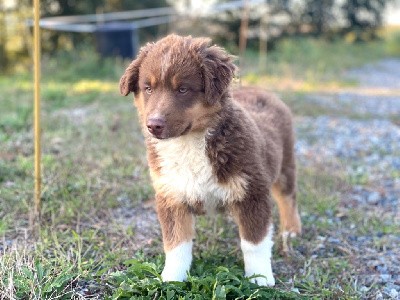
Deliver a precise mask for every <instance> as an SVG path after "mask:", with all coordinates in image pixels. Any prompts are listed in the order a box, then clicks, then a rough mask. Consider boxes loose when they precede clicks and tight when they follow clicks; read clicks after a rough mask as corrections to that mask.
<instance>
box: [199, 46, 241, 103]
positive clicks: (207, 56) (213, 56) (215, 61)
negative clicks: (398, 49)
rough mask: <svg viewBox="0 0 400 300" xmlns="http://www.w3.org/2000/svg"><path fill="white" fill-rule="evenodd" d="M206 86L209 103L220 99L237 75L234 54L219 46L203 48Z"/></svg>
mask: <svg viewBox="0 0 400 300" xmlns="http://www.w3.org/2000/svg"><path fill="white" fill-rule="evenodd" d="M202 54H203V76H204V88H205V94H206V98H207V102H208V103H209V104H214V103H216V102H217V101H219V100H220V99H221V97H222V95H223V94H224V93H225V91H226V90H227V89H228V87H229V84H230V83H231V81H232V79H233V77H234V76H235V72H236V69H237V68H236V66H235V65H234V64H233V62H232V61H233V58H234V57H233V56H232V55H230V54H228V53H227V52H226V51H225V50H224V49H222V48H221V47H218V46H211V47H207V48H205V49H203V51H202Z"/></svg>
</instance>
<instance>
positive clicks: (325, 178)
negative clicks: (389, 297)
mask: <svg viewBox="0 0 400 300" xmlns="http://www.w3.org/2000/svg"><path fill="white" fill-rule="evenodd" d="M381 44H382V43H379V42H376V43H372V44H366V45H351V44H343V43H340V42H338V41H335V42H334V43H333V44H329V43H327V42H322V41H316V40H312V39H311V40H310V39H305V40H303V39H301V40H294V41H289V40H288V41H284V42H283V43H282V44H281V45H279V47H278V49H277V50H276V51H275V52H273V53H271V54H270V55H269V56H268V65H267V69H266V70H267V72H268V74H269V76H276V77H286V76H287V77H291V78H294V80H299V79H302V78H306V81H309V82H317V84H320V83H321V80H322V82H324V80H328V81H332V80H333V78H334V77H335V76H334V74H337V73H338V72H339V73H340V71H341V70H344V69H346V68H347V67H352V66H356V65H359V64H363V63H366V62H368V61H369V60H371V59H378V58H380V57H383V56H385V55H386V52H385V51H386V50H385V45H381ZM393 47H394V46H391V49H393ZM355 53H357V55H355ZM249 56H250V57H254V54H251V53H250V54H249ZM351 58H352V59H351ZM250 62H251V61H250ZM43 63H44V65H43V71H44V74H43V79H42V116H43V135H42V142H43V156H42V162H43V199H42V201H43V203H42V220H43V221H42V224H41V227H40V230H39V232H38V233H37V234H36V236H35V234H34V232H33V230H32V226H31V223H30V220H31V216H30V214H31V211H32V197H33V192H32V190H33V179H32V176H33V141H32V139H33V134H32V125H31V124H32V93H33V91H32V83H31V82H32V78H31V75H30V74H16V75H12V76H8V77H0V89H1V91H2V92H1V93H0V104H1V110H0V234H1V236H0V239H1V240H2V242H0V251H1V252H2V254H1V256H0V298H5V299H71V298H73V297H75V298H76V299H78V298H79V297H87V298H89V297H90V296H93V297H95V296H96V295H101V297H102V298H105V299H130V298H132V299H140V297H142V299H235V298H236V299H301V298H302V297H303V298H307V299H338V298H341V299H353V298H358V297H359V296H360V295H361V294H360V292H359V290H358V287H357V282H356V279H355V277H354V274H355V273H356V266H355V265H353V263H352V259H351V257H350V255H349V252H346V251H347V250H346V249H343V248H340V247H337V245H334V244H332V245H331V244H329V243H328V244H325V245H324V247H325V249H327V250H326V251H324V252H321V253H320V252H319V250H318V249H320V248H319V247H321V244H323V243H325V242H324V241H325V240H324V238H326V237H327V236H330V235H332V234H333V233H334V232H335V230H339V229H342V228H345V227H346V226H350V225H351V222H352V220H350V219H354V220H360V219H361V218H362V215H361V213H360V214H357V213H356V212H355V213H354V214H355V215H353V216H352V217H351V218H348V219H344V220H343V222H337V223H335V222H334V223H332V221H331V219H332V215H336V214H339V213H341V209H342V208H341V199H340V191H341V190H343V189H345V188H346V184H347V183H346V180H344V179H343V178H344V177H345V176H342V175H343V174H332V173H330V172H329V170H319V169H318V168H310V167H307V168H306V167H302V166H300V170H299V174H300V176H299V203H300V207H301V212H302V219H303V225H304V233H303V236H302V237H300V238H298V239H295V240H294V241H293V248H294V249H295V250H296V253H297V255H294V256H293V257H290V258H284V257H282V256H280V254H279V251H278V247H276V249H275V250H274V260H273V261H274V272H275V273H276V278H277V286H276V288H274V289H270V288H259V287H257V286H255V285H253V284H251V283H250V282H249V281H248V280H247V279H245V278H243V273H242V268H243V262H242V258H241V253H240V251H239V247H238V246H237V245H238V240H237V229H236V227H235V226H234V225H233V223H232V221H231V220H230V219H226V218H222V217H218V218H217V219H215V220H210V219H208V218H204V217H201V218H198V220H197V237H196V243H195V244H196V246H195V251H194V263H193V267H192V269H191V273H190V276H189V279H188V281H187V282H185V283H162V282H161V281H160V280H159V274H160V271H161V268H162V265H163V256H162V246H161V240H160V233H159V230H158V227H157V222H156V221H152V220H147V221H146V219H145V220H144V221H145V222H147V223H149V224H148V225H147V227H146V226H145V227H144V228H142V229H140V228H139V229H135V226H134V223H135V222H136V221H137V219H138V218H140V217H141V215H144V216H145V217H146V216H148V215H151V212H149V211H148V210H145V209H143V208H142V206H141V203H142V202H143V201H145V200H147V199H149V198H152V197H153V189H152V187H151V184H150V180H149V175H148V171H147V163H146V157H145V149H144V146H143V138H142V135H141V132H140V128H139V125H138V121H137V116H136V112H135V110H134V108H133V106H132V103H131V102H132V99H131V98H130V97H126V98H124V97H120V96H119V94H118V79H119V76H120V74H122V72H123V70H124V66H123V64H122V62H121V61H119V60H105V61H101V60H99V59H98V58H97V57H96V56H95V55H93V53H92V52H91V51H80V52H78V51H77V52H72V53H61V54H59V55H57V56H56V57H52V58H47V57H44V59H43ZM247 72H248V73H247V77H245V78H252V76H253V78H255V81H256V83H257V84H259V83H260V82H262V80H263V79H262V78H263V76H264V75H263V74H259V73H255V74H256V75H252V74H251V72H250V71H247ZM261 75H262V76H261ZM320 75H321V76H320ZM312 84H314V83H312ZM340 84H341V85H345V84H346V83H343V82H341V83H340ZM347 84H348V83H347ZM351 84H353V83H351ZM304 93H305V92H304V91H303V92H302V91H300V92H290V91H288V92H287V96H288V97H285V98H287V99H288V100H287V101H288V103H289V104H290V105H291V106H293V108H294V111H295V113H296V114H298V115H311V116H317V115H319V114H329V113H338V114H339V113H341V112H340V111H338V112H332V111H330V110H327V109H326V108H324V107H316V106H311V105H305V104H304V103H305V102H304V101H303V102H301V99H302V98H303V97H304ZM302 103H303V104H302ZM359 180H361V179H357V182H358V181H359ZM138 210H139V211H140V212H143V214H142V213H140V214H136V215H135V212H136V211H138ZM145 217H142V218H145ZM275 218H276V216H275ZM372 219H373V220H374V221H373V222H371V223H368V220H367V221H366V223H364V225H363V226H360V228H357V229H356V230H359V232H360V234H361V233H365V232H368V231H369V230H377V228H380V227H383V229H382V230H385V231H386V232H389V233H396V231H395V228H393V227H391V226H390V224H389V223H387V222H386V221H387V220H386V219H384V218H383V219H380V220H379V219H376V218H373V217H372V216H371V220H372ZM151 222H154V223H151ZM140 230H142V231H143V232H140ZM355 234H356V233H355ZM341 238H342V239H343V240H345V239H346V236H344V237H341ZM277 244H278V243H277Z"/></svg>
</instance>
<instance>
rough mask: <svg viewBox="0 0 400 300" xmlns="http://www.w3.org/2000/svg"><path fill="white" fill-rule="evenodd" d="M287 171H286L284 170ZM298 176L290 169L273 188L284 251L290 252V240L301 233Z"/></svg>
mask: <svg viewBox="0 0 400 300" xmlns="http://www.w3.org/2000/svg"><path fill="white" fill-rule="evenodd" d="M284 171H285V170H284ZM295 180H296V174H295V170H294V168H290V169H289V168H288V169H287V170H286V172H284V173H282V174H281V176H280V178H279V179H278V181H277V182H275V183H274V184H273V186H272V196H273V198H274V199H275V202H276V203H277V205H278V210H279V219H280V234H281V237H282V250H283V251H284V252H288V251H289V245H288V239H289V238H290V237H294V236H296V235H298V234H300V233H301V220H300V216H299V212H298V209H297V200H296V181H295Z"/></svg>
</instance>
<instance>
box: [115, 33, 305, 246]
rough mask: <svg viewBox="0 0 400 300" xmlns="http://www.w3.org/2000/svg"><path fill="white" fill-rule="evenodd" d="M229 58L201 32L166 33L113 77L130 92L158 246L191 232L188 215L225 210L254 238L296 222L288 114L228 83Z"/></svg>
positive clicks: (296, 229)
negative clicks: (274, 225) (274, 207)
mask: <svg viewBox="0 0 400 300" xmlns="http://www.w3.org/2000/svg"><path fill="white" fill-rule="evenodd" d="M235 70H236V67H235V65H234V64H233V63H232V57H231V56H230V55H228V54H227V53H226V52H225V51H224V50H223V49H222V48H220V47H218V46H211V45H210V40H209V39H207V38H192V37H190V36H189V37H180V36H177V35H170V36H167V37H166V38H164V39H162V40H160V41H158V42H157V43H150V44H147V45H146V46H144V47H143V48H142V49H141V51H140V53H139V55H138V56H137V58H136V59H135V60H134V61H132V63H131V64H130V65H129V67H128V68H127V69H126V71H125V73H124V75H123V76H122V78H121V80H120V91H121V94H123V95H125V96H126V95H128V94H129V93H130V92H133V93H134V95H135V97H134V98H135V101H134V103H135V105H136V107H137V109H138V113H139V116H140V122H141V124H142V128H143V133H144V136H145V141H146V146H147V153H148V162H149V166H150V173H151V176H152V180H153V185H154V188H155V190H156V206H157V213H158V217H159V221H160V223H161V227H162V233H163V240H164V248H165V251H170V250H171V249H174V248H175V247H177V245H179V244H181V243H182V242H185V241H186V242H187V241H191V240H192V239H193V236H194V230H193V215H194V214H198V213H204V212H208V211H210V210H226V211H229V212H230V213H231V214H232V215H233V216H234V218H235V220H236V222H237V223H238V225H239V232H240V236H241V238H242V239H244V240H246V241H249V242H251V243H253V244H255V245H257V244H258V243H260V242H261V241H262V240H263V238H264V237H265V236H266V234H267V231H268V228H269V227H270V225H271V222H272V221H271V220H272V218H271V201H270V200H271V195H274V198H275V200H276V202H277V204H278V207H279V213H280V220H281V221H280V224H281V228H280V230H281V232H284V233H285V235H288V234H289V235H290V234H293V233H294V234H298V233H300V231H301V223H300V218H299V215H298V212H297V203H296V191H295V189H296V167H295V158H294V150H293V144H294V137H293V129H292V116H291V113H290V111H289V109H288V108H287V106H286V105H285V104H283V102H281V101H280V100H279V99H278V98H276V97H275V96H273V95H271V94H269V93H266V92H265V91H263V90H259V89H256V88H240V89H237V90H234V91H231V89H230V88H229V85H230V83H231V81H232V78H233V76H234V73H235Z"/></svg>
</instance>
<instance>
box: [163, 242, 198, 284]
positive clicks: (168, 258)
mask: <svg viewBox="0 0 400 300" xmlns="http://www.w3.org/2000/svg"><path fill="white" fill-rule="evenodd" d="M192 247H193V241H190V242H183V243H181V244H179V245H178V246H176V247H175V248H173V249H172V250H170V251H166V252H165V267H164V270H163V271H162V273H161V277H162V280H163V281H184V280H186V278H187V272H188V271H189V269H190V264H191V263H192Z"/></svg>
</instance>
